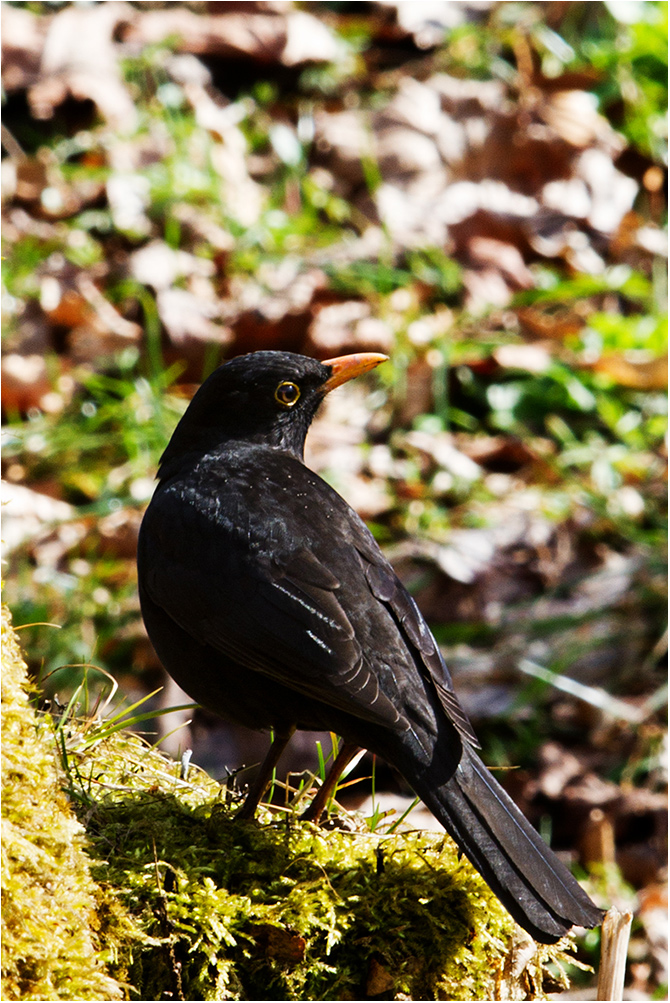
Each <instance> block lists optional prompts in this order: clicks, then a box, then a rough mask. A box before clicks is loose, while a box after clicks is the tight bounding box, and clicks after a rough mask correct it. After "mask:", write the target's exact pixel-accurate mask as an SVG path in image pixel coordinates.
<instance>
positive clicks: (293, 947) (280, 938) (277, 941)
mask: <svg viewBox="0 0 670 1003" xmlns="http://www.w3.org/2000/svg"><path fill="white" fill-rule="evenodd" d="M249 932H250V933H251V935H252V936H253V937H254V939H255V940H256V941H257V943H258V944H259V945H260V946H261V947H262V948H263V950H264V951H265V953H266V955H267V956H268V957H269V958H275V959H276V960H277V961H279V962H284V963H287V962H288V963H293V964H296V963H297V962H299V961H302V960H303V958H304V957H305V948H306V946H307V943H306V941H305V939H304V937H301V936H300V934H299V933H297V931H296V930H291V929H286V928H284V927H281V926H273V925H272V924H271V923H254V924H253V925H252V926H251V927H250V928H249Z"/></svg>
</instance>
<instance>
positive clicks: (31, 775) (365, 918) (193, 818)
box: [3, 634, 569, 1000]
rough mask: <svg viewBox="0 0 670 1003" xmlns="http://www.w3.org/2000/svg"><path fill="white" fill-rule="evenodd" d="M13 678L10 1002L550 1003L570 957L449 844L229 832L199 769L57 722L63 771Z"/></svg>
mask: <svg viewBox="0 0 670 1003" xmlns="http://www.w3.org/2000/svg"><path fill="white" fill-rule="evenodd" d="M12 646H15V640H14V639H13V638H12V636H11V634H10V638H9V648H7V646H6V650H12V651H13V650H14V648H13V647H12ZM17 657H18V656H17ZM17 664H18V663H17ZM6 682H7V689H6V695H5V690H4V689H3V715H6V723H5V744H6V746H7V747H8V750H7V755H6V757H5V773H4V774H3V782H4V784H5V799H4V804H3V810H4V812H5V815H6V818H7V819H8V821H7V822H6V829H5V839H6V848H5V851H4V852H5V853H6V857H7V861H8V864H7V865H6V866H5V882H6V888H5V899H4V907H5V923H6V934H5V939H4V943H3V952H4V953H3V966H4V967H3V974H4V979H5V995H4V996H3V998H5V999H74V998H77V999H105V1000H112V999H118V998H119V997H120V996H121V995H122V992H121V990H120V987H119V982H120V983H123V984H124V985H125V992H126V994H127V995H126V998H129V999H131V1000H132V999H135V1000H160V999H184V1000H254V999H266V1000H354V999H356V1000H360V999H366V998H374V999H398V1000H399V999H422V1000H426V999H438V1000H439V999H449V1000H477V999H479V1000H489V999H543V998H544V996H543V988H542V983H543V977H544V976H545V975H546V968H547V965H548V963H549V962H552V961H554V962H555V961H558V962H560V961H561V960H563V961H566V960H568V959H567V958H566V956H565V954H564V953H563V950H564V948H566V947H567V946H569V943H568V942H567V941H566V942H565V943H563V944H562V945H559V946H558V947H555V948H545V947H538V946H537V945H534V944H533V942H532V941H530V940H529V938H528V937H527V936H526V935H525V934H523V933H521V932H520V931H519V929H518V928H517V927H516V926H515V924H514V923H513V921H512V920H511V919H510V917H509V915H508V914H507V913H506V911H505V910H504V909H503V908H502V906H501V905H500V903H499V902H498V901H497V899H496V898H495V897H494V896H493V895H492V893H491V892H490V891H489V889H488V888H487V886H486V885H485V884H484V882H483V881H482V880H481V878H480V877H479V876H478V875H477V874H476V873H475V871H474V870H473V869H472V867H471V866H470V865H469V864H468V862H467V861H465V860H459V858H458V853H457V851H456V848H455V846H454V844H453V843H452V841H451V840H450V839H449V838H448V837H447V836H446V835H445V836H443V835H439V834H435V833H426V832H416V831H413V832H396V833H393V834H390V833H386V834H384V833H383V832H382V833H381V834H380V833H379V832H375V833H370V832H369V831H368V830H367V828H366V827H365V824H364V823H363V822H362V821H361V823H360V826H359V829H358V830H357V831H345V830H344V829H339V828H330V829H322V828H319V827H317V826H315V825H312V824H310V823H307V822H301V821H300V820H299V819H298V818H297V816H296V813H295V812H294V811H292V810H286V811H284V810H279V809H273V811H272V812H271V811H270V810H269V809H265V808H263V809H261V810H260V812H259V817H258V819H257V820H256V821H253V822H248V823H242V822H238V821H236V820H235V819H234V817H233V816H234V809H233V808H231V807H230V805H229V803H228V800H227V792H226V790H225V788H223V787H221V786H220V785H219V784H218V783H216V782H215V781H214V780H212V779H211V778H210V777H209V776H208V775H207V774H205V773H204V772H203V771H202V770H199V769H198V768H192V769H191V771H190V773H189V776H188V779H187V780H186V781H184V780H182V779H180V776H179V766H178V764H175V763H174V762H172V761H170V760H168V759H167V758H165V757H164V756H163V755H161V754H160V753H159V752H158V751H156V750H155V749H152V748H150V747H149V746H148V745H147V744H146V743H145V742H144V741H143V740H142V739H141V738H140V737H138V736H137V735H133V734H130V733H128V732H121V731H119V732H116V733H114V734H112V735H110V734H109V727H107V726H104V725H96V723H95V722H91V721H90V720H89V721H77V720H69V721H67V722H61V723H60V726H59V728H58V737H59V749H60V754H61V756H62V761H61V762H59V759H58V756H57V754H56V748H57V746H56V742H55V737H54V729H53V723H52V722H51V720H50V718H48V717H44V718H41V719H39V718H37V717H36V716H35V714H34V712H33V711H32V709H31V707H30V704H29V702H28V699H27V697H26V694H25V691H24V686H25V676H24V669H23V667H21V672H20V673H19V674H18V675H13V674H12V673H11V672H8V673H7V676H6ZM5 701H6V702H7V705H5ZM59 774H60V782H61V784H62V785H64V786H66V788H67V791H68V793H69V797H70V803H71V804H72V805H73V806H74V808H75V811H76V812H77V814H78V815H79V818H80V820H81V823H82V824H83V826H84V828H85V834H86V846H87V851H88V856H86V855H85V854H84V852H83V849H82V846H83V832H82V824H80V823H78V822H77V821H76V820H75V819H74V817H73V815H72V811H71V809H70V808H69V805H68V802H67V800H66V798H65V796H64V795H63V793H62V791H61V790H59ZM100 945H104V951H102V950H101V949H100ZM100 959H104V962H105V965H106V971H107V975H105V974H103V971H102V968H101V960H100ZM114 979H116V980H117V981H114Z"/></svg>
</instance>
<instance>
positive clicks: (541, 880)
mask: <svg viewBox="0 0 670 1003" xmlns="http://www.w3.org/2000/svg"><path fill="white" fill-rule="evenodd" d="M408 779H410V778H409V777H408ZM411 781H412V786H413V787H414V788H415V790H416V793H417V794H418V795H419V796H420V797H421V798H422V800H423V801H424V802H425V804H426V805H427V806H428V807H429V808H430V810H431V811H432V812H433V814H434V815H435V817H436V818H437V819H438V821H439V822H441V823H442V825H443V826H444V827H445V829H446V830H447V832H448V833H449V834H450V835H451V836H452V837H453V839H454V840H455V841H456V843H457V844H458V846H459V847H460V848H461V850H462V851H463V853H464V854H465V855H466V856H467V857H468V859H469V860H470V862H471V863H472V864H473V865H474V866H475V867H476V868H477V870H478V871H479V873H480V874H481V875H482V877H483V878H484V880H485V881H486V883H487V884H488V885H489V887H490V888H491V889H492V891H493V892H495V894H496V895H497V896H498V898H499V899H500V901H501V902H502V903H503V905H504V906H505V908H506V909H507V910H508V911H509V912H510V913H511V915H512V916H513V917H514V919H515V920H516V921H517V923H519V924H520V925H521V926H522V927H523V928H524V929H525V930H527V931H528V933H530V935H531V936H532V937H533V938H534V939H535V940H537V941H539V942H540V943H544V944H551V943H554V942H555V941H556V940H558V939H559V938H560V937H562V936H563V934H564V933H566V932H567V931H568V930H569V929H570V927H572V926H584V927H592V926H596V925H597V924H598V923H600V922H601V920H602V911H601V910H600V909H598V907H597V906H596V905H594V903H593V902H592V901H591V899H590V898H589V897H588V895H587V894H586V892H585V891H584V890H583V889H582V888H581V887H580V885H579V884H578V882H577V881H576V880H575V878H574V877H573V876H572V875H571V874H570V872H569V871H568V870H567V868H566V867H564V866H563V864H562V863H561V862H560V860H559V859H558V858H557V857H556V855H555V854H554V853H553V851H552V850H550V848H549V847H548V846H547V844H546V843H545V842H544V840H543V839H542V838H541V836H539V835H538V833H537V832H536V831H535V829H534V828H533V827H532V825H531V824H530V822H529V821H528V820H527V819H526V818H525V817H524V816H523V815H522V813H521V812H520V811H519V809H518V808H517V807H516V805H515V804H514V802H513V801H512V799H511V798H510V797H509V796H508V795H507V794H506V793H505V791H504V790H503V789H502V787H501V786H500V784H499V783H497V781H496V780H494V779H493V777H492V776H491V774H490V773H489V771H488V770H487V768H486V766H485V765H484V763H482V761H481V759H479V757H478V756H477V754H476V753H475V752H474V751H473V750H472V749H471V748H470V747H469V746H467V745H465V746H464V747H463V754H462V757H461V761H460V763H459V765H458V767H457V768H456V770H455V771H454V772H453V773H452V775H451V777H450V779H449V780H447V781H446V783H442V784H441V785H440V784H439V783H438V784H437V785H436V784H435V771H434V768H433V769H430V770H429V771H427V772H426V773H424V774H422V775H421V776H419V777H417V776H416V775H415V776H414V777H412V778H411Z"/></svg>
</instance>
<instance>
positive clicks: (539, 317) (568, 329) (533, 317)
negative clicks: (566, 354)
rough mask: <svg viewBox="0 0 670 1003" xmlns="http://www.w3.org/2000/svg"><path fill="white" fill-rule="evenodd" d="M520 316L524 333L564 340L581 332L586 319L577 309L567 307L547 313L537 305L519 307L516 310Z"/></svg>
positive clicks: (550, 339) (547, 338) (536, 336)
mask: <svg viewBox="0 0 670 1003" xmlns="http://www.w3.org/2000/svg"><path fill="white" fill-rule="evenodd" d="M514 312H515V313H516V315H517V317H518V318H519V322H520V324H521V329H522V331H523V332H524V334H529V335H531V336H532V337H533V338H541V339H542V340H543V341H545V340H547V341H563V340H564V339H565V338H569V337H571V336H573V335H575V334H579V332H580V331H581V329H582V328H583V327H584V324H585V323H586V321H585V320H584V318H583V317H582V316H581V315H580V314H578V313H577V312H576V311H574V310H571V309H570V308H569V307H565V308H563V309H561V310H559V311H553V312H552V313H547V312H545V311H543V310H541V309H539V308H537V307H532V306H530V307H517V309H516V310H515V311H514Z"/></svg>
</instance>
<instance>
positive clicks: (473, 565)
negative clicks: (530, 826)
mask: <svg viewBox="0 0 670 1003" xmlns="http://www.w3.org/2000/svg"><path fill="white" fill-rule="evenodd" d="M1 11H2V54H3V61H2V82H3V126H2V145H3V159H2V174H1V182H2V210H3V244H4V251H3V255H4V260H3V273H4V280H3V288H2V313H3V328H4V335H3V358H2V378H3V432H4V435H3V503H4V506H3V531H2V536H3V541H4V553H5V567H4V578H5V599H6V601H7V602H8V604H9V605H10V608H11V610H12V613H13V616H14V621H15V623H16V624H17V625H19V626H20V627H22V630H21V633H20V636H21V641H22V643H23V645H24V648H25V653H26V658H27V661H28V663H29V666H30V669H31V671H32V672H33V674H34V676H35V678H36V680H39V685H40V688H41V692H42V694H43V699H44V701H45V704H46V705H47V706H50V707H51V708H52V709H53V708H55V709H57V708H58V706H59V705H60V704H63V703H66V702H67V700H68V699H69V698H70V696H71V695H72V693H74V692H76V690H77V687H80V686H81V684H82V680H84V679H85V687H84V688H83V689H80V690H79V693H78V696H77V701H78V702H79V703H81V710H82V712H91V711H96V712H97V711H99V710H100V707H101V706H102V704H101V703H99V701H104V700H105V699H106V697H107V695H108V694H109V693H110V688H111V684H110V677H113V679H115V680H116V682H117V683H118V686H119V690H118V692H117V693H116V695H115V696H114V698H113V703H112V705H110V706H113V707H114V709H115V710H118V709H119V708H124V707H130V706H131V705H132V704H134V703H135V702H136V701H138V700H140V699H142V698H145V697H147V695H148V694H153V695H152V696H151V697H150V699H149V700H148V701H146V702H145V703H144V704H143V705H142V712H145V711H146V710H147V709H149V710H154V711H156V710H161V709H165V708H167V707H170V706H173V705H178V704H183V703H188V700H187V698H185V697H184V695H183V694H181V693H180V692H179V691H177V690H176V689H175V688H174V686H173V684H171V682H170V681H169V680H168V679H167V678H166V677H165V674H164V673H163V670H162V668H161V666H160V665H159V663H158V662H157V659H156V657H155V655H154V653H153V651H152V649H151V646H150V645H149V642H148V639H147V637H146V634H145V632H144V628H143V625H142V621H141V617H140V613H139V604H138V600H137V589H136V579H135V565H134V557H135V547H136V538H137V531H138V526H139V523H140V520H141V517H142V512H143V510H144V508H145V507H146V504H147V501H148V499H149V497H150V495H151V492H152V490H153V478H154V474H155V470H156V466H157V462H158V458H159V456H160V454H161V452H162V450H163V448H164V446H165V445H166V443H167V440H168V438H169V436H170V434H171V431H172V429H173V427H174V425H175V424H176V421H177V420H178V417H179V415H180V414H181V413H182V412H183V410H184V408H185V406H186V404H187V402H188V399H189V398H190V396H191V395H192V393H193V392H194V390H195V389H196V387H197V385H198V384H199V383H200V382H201V381H202V379H203V378H204V377H205V376H207V375H208V374H209V373H210V372H211V371H212V369H213V368H214V367H216V366H217V365H219V364H220V363H221V362H222V361H224V360H225V359H227V358H230V357H232V356H234V355H238V354H241V353H244V352H248V351H253V350H256V349H268V348H270V349H282V350H290V351H297V352H303V353H305V354H308V355H314V356H316V357H320V358H328V357H332V356H336V355H341V354H345V353H347V352H354V351H382V352H385V353H388V354H389V355H390V356H391V360H392V361H391V363H389V364H387V365H385V366H383V367H381V368H380V369H379V370H378V371H377V372H376V373H375V374H374V375H371V376H370V378H369V379H368V380H367V382H366V380H358V381H356V382H355V383H354V384H353V385H348V386H345V387H343V388H341V389H340V390H338V391H337V393H336V394H333V395H331V397H330V398H328V400H327V404H326V406H325V407H324V409H323V411H322V413H321V415H320V416H319V418H318V419H317V421H316V423H315V425H314V426H313V429H312V432H311V434H310V438H309V440H308V463H309V465H310V466H311V467H312V468H313V469H315V470H317V471H318V472H319V473H320V474H321V475H322V476H324V477H325V478H326V479H327V480H328V481H330V483H332V484H333V485H334V486H335V487H336V488H337V490H339V491H340V492H341V493H342V494H343V495H344V496H345V497H346V498H347V499H348V501H349V502H350V503H351V504H352V505H353V506H354V507H355V508H356V509H357V511H358V512H359V513H360V514H361V515H362V516H363V517H364V518H365V519H366V520H367V521H368V523H369V525H370V527H371V529H372V530H373V532H374V534H375V536H376V538H377V539H378V541H379V542H380V544H381V545H382V547H383V548H384V550H385V552H386V554H387V555H388V557H389V559H390V560H391V561H392V562H393V564H394V566H395V567H396V569H397V571H398V573H399V574H400V575H401V577H402V578H403V580H404V581H405V582H406V584H407V585H408V587H409V588H410V590H411V592H412V593H413V595H414V596H415V598H416V600H417V602H418V603H419V606H420V607H421V609H422V611H423V613H424V614H425V616H426V617H427V619H428V621H429V623H430V625H431V627H432V628H433V630H434V632H435V634H436V637H437V638H438V640H439V641H440V643H441V645H442V647H443V650H444V653H445V656H446V657H447V661H448V664H449V665H450V667H451V669H452V673H453V675H454V678H455V684H456V688H457V690H458V692H459V695H460V697H461V699H462V702H463V703H464V705H465V707H466V709H467V711H468V712H469V714H470V716H471V717H472V719H473V721H474V724H475V728H476V730H477V732H478V734H479V735H480V738H481V740H482V743H483V746H484V758H485V759H486V761H487V763H489V764H490V765H492V766H495V767H498V768H500V769H502V770H505V772H499V773H498V774H497V776H498V777H499V778H502V779H503V780H504V782H505V784H506V786H507V788H508V789H509V790H510V792H511V793H512V795H513V796H514V797H515V799H516V800H517V801H518V802H519V803H520V804H521V806H522V807H523V809H524V810H525V811H526V813H527V814H528V815H529V816H530V817H531V819H532V820H533V821H534V823H535V824H536V825H537V826H538V827H539V828H540V830H541V831H542V832H543V834H544V835H545V837H546V838H549V839H551V841H552V845H554V846H555V847H556V848H557V849H558V850H559V852H562V853H563V854H564V855H565V857H566V859H567V860H568V861H572V862H573V863H575V864H576V865H577V866H578V867H581V868H583V869H586V868H590V869H591V875H592V877H591V881H592V882H593V884H592V889H593V890H594V894H600V897H601V900H602V901H603V903H607V904H610V903H612V902H614V903H616V904H618V905H619V906H620V907H622V908H632V909H634V910H635V915H636V920H635V926H634V932H633V940H632V943H631V949H630V958H629V968H628V976H627V981H628V989H627V993H628V995H627V996H626V998H627V999H645V1000H646V999H665V998H666V990H665V983H666V981H667V959H666V946H665V944H666V941H665V926H666V919H667V913H666V908H667V906H666V902H667V899H666V890H665V888H666V885H665V879H666V862H667V850H666V829H667V800H666V766H665V750H666V728H665V720H666V711H665V703H666V698H667V687H666V661H667V659H666V656H667V629H666V608H667V586H666V526H667V522H666V499H667V490H666V487H667V481H666V465H667V450H666V440H665V434H666V414H667V306H666V300H667V269H666V265H667V239H666V223H667V199H666V194H667V187H666V186H667V13H668V8H667V4H666V3H664V2H658V3H657V2H646V0H635V2H610V3H601V2H593V3H591V2H588V3H586V2H552V3H542V2H519V3H516V2H505V3H494V2H487V0H478V2H449V0H441V2H429V3H424V2H418V0H416V2H411V3H409V2H368V3H329V2H320V3H290V2H283V0H267V2H257V3H236V2H229V3H126V2H122V0H119V2H116V0H111V2H106V3H84V2H79V3H3V4H2V5H1ZM161 687H162V689H160V688H161ZM159 689H160V692H158V693H155V691H156V690H159ZM84 695H86V699H84ZM105 712H106V713H110V712H111V711H110V708H109V707H107V709H106V711H105ZM132 716H133V713H132V712H130V717H132ZM142 729H143V730H144V731H145V732H146V733H147V734H149V736H150V738H151V741H157V740H158V739H161V741H162V744H161V747H162V748H164V749H166V750H167V751H169V752H171V753H172V754H174V755H178V754H179V753H180V751H182V750H183V749H184V748H186V747H189V748H192V749H193V756H194V761H196V762H198V763H199V764H201V765H203V766H205V767H206V768H207V769H209V770H210V772H211V773H212V774H213V775H214V776H216V777H225V776H226V775H227V773H228V772H229V771H234V770H235V769H237V768H238V767H240V765H242V764H245V765H248V766H250V765H253V764H254V763H256V762H258V760H259V759H260V758H262V756H263V754H264V751H265V749H266V747H267V737H264V736H260V737H259V736H253V735H250V734H249V733H248V732H242V731H241V730H239V729H233V728H229V727H227V726H225V725H223V724H222V723H221V722H220V721H218V720H217V719H215V718H213V717H212V716H211V715H207V714H205V713H204V712H201V711H199V710H198V711H195V712H194V711H193V710H190V711H184V712H176V713H175V714H172V715H165V716H161V717H156V718H155V719H153V720H151V721H149V722H144V724H143V725H142ZM151 736H153V737H151ZM316 737H318V738H320V740H321V741H322V743H323V745H324V747H326V748H327V747H329V739H328V738H327V736H316ZM315 750H316V746H315V736H313V735H307V736H303V737H302V739H301V741H296V742H295V743H294V746H293V748H292V751H291V755H290V757H289V759H287V760H286V762H285V763H284V767H285V768H286V769H294V770H300V769H303V768H305V767H310V768H313V767H314V765H315V763H316V761H317V754H316V751H315ZM512 768H513V769H512ZM370 772H371V764H370V763H369V762H363V763H362V764H361V766H360V768H359V775H360V777H361V778H363V779H361V780H360V783H359V784H358V785H354V787H352V788H351V789H350V803H351V804H353V805H362V806H363V807H364V810H366V811H373V812H374V811H375V808H376V810H377V811H381V810H387V807H388V808H389V809H391V808H394V807H397V805H398V804H401V803H404V802H402V800H401V801H398V798H401V799H402V798H406V797H407V793H408V792H406V791H403V790H402V788H401V787H400V786H399V784H398V780H397V778H395V777H393V776H392V775H391V774H390V773H387V772H385V770H384V768H383V766H382V765H381V764H379V765H378V766H377V767H376V785H375V786H376V790H375V797H376V801H375V803H374V804H373V805H372V807H370V800H369V797H368V792H369V782H366V781H365V779H364V778H365V777H369V775H370ZM385 797H386V798H388V801H385V800H384V798H385ZM424 823H425V824H430V817H429V816H427V815H425V816H421V817H420V823H419V824H424ZM579 873H583V871H581V872H579ZM596 947H597V932H593V933H591V934H589V936H588V937H587V938H586V939H585V940H584V943H583V948H582V950H583V957H584V958H585V959H586V960H593V959H594V957H595V954H594V952H595V950H596ZM587 981H588V980H587ZM589 992H591V990H589V989H588V988H587V989H585V990H584V993H585V995H583V996H582V997H581V998H594V996H593V995H591V996H590V997H589V995H588V993H589ZM573 998H576V997H573Z"/></svg>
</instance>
